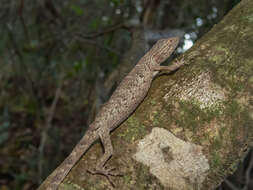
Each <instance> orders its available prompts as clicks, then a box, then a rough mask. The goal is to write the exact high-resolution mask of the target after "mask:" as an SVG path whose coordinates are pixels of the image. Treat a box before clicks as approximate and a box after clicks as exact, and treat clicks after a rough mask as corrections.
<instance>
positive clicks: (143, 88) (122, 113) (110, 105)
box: [38, 37, 184, 190]
mask: <svg viewBox="0 0 253 190" xmlns="http://www.w3.org/2000/svg"><path fill="white" fill-rule="evenodd" d="M178 43H179V38H178V37H173V38H167V39H160V40H158V41H157V42H156V44H155V45H154V46H153V47H152V48H151V49H150V50H149V51H148V52H147V53H146V54H145V55H144V56H143V57H142V58H141V59H140V60H139V62H138V63H137V64H136V65H135V67H134V68H133V69H132V70H131V71H130V73H128V75H127V76H126V77H125V78H124V79H123V80H122V81H121V82H120V84H119V85H118V87H117V88H116V89H115V91H114V92H113V94H112V95H111V97H110V98H109V100H108V101H107V102H106V103H105V104H104V105H103V106H102V107H101V109H100V110H99V111H98V113H97V115H96V117H95V119H94V121H93V122H92V123H91V124H90V125H89V128H88V129H87V131H86V133H85V135H84V136H83V137H82V138H81V140H80V141H79V142H78V144H77V145H76V146H75V147H74V149H73V151H72V152H71V153H70V154H69V156H68V157H67V158H66V159H65V160H64V161H63V162H62V163H61V164H60V165H59V166H58V167H57V168H56V169H55V170H54V171H53V173H52V174H51V175H49V176H48V177H47V179H46V180H45V181H44V182H43V183H42V185H41V186H40V187H39V188H38V190H41V189H46V190H56V189H57V188H58V186H59V185H60V183H61V182H62V181H63V179H64V178H65V177H66V176H67V174H68V173H69V172H70V170H71V169H72V168H73V167H74V165H75V164H76V163H77V161H78V160H79V159H80V158H81V156H82V155H83V154H85V153H86V152H87V151H88V149H89V148H90V147H91V146H92V145H93V144H94V143H95V142H96V141H97V140H100V141H101V142H102V146H103V147H104V154H103V155H102V157H101V158H100V159H99V160H98V161H97V164H96V167H95V169H94V170H89V173H91V174H100V175H104V176H106V177H107V178H108V179H109V181H110V182H111V180H110V176H116V175H117V174H115V173H113V170H114V168H110V167H106V163H107V161H108V160H109V159H110V158H111V156H112V154H113V147H112V143H111V139H110V132H111V131H113V130H114V129H115V128H117V127H118V126H119V125H120V124H121V123H122V122H123V121H125V120H126V119H127V118H128V117H129V116H130V115H131V113H133V112H134V110H135V109H136V108H137V107H138V105H139V104H140V103H141V102H142V101H143V99H144V98H145V96H146V95H147V92H148V90H149V88H150V86H151V83H152V80H153V79H154V77H155V76H156V75H157V74H158V73H159V71H166V72H168V73H169V72H172V71H175V70H177V69H178V68H179V67H181V66H182V65H184V61H176V62H175V63H173V64H171V65H169V66H161V65H160V64H161V63H162V62H164V61H165V60H166V59H167V58H168V57H169V56H170V55H171V54H172V53H173V52H174V50H175V49H176V47H177V45H178ZM43 186H45V187H46V188H43Z"/></svg>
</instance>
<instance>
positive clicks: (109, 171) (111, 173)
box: [87, 166, 122, 187]
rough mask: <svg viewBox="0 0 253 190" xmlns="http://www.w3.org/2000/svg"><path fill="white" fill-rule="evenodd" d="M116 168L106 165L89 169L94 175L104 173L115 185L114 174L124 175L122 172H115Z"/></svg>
mask: <svg viewBox="0 0 253 190" xmlns="http://www.w3.org/2000/svg"><path fill="white" fill-rule="evenodd" d="M115 169H116V168H115V167H109V168H108V167H105V166H103V167H102V168H96V169H94V170H87V171H88V172H89V173H90V174H92V175H103V176H105V177H106V178H107V180H108V181H109V182H110V184H111V185H112V186H113V187H115V184H114V183H113V180H112V179H111V177H112V176H114V177H115V176H122V174H119V173H116V172H114V170H115Z"/></svg>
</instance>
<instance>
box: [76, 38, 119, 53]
mask: <svg viewBox="0 0 253 190" xmlns="http://www.w3.org/2000/svg"><path fill="white" fill-rule="evenodd" d="M75 39H76V40H79V41H81V42H85V43H89V44H92V45H95V46H98V47H100V48H103V49H106V50H108V51H110V52H112V53H114V54H116V55H119V56H121V54H120V53H119V52H118V51H116V50H114V49H112V48H110V47H107V46H105V45H102V44H100V43H98V42H96V41H94V40H89V39H85V38H82V37H80V36H75Z"/></svg>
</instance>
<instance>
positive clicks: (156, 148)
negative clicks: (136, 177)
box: [133, 127, 209, 190]
mask: <svg viewBox="0 0 253 190" xmlns="http://www.w3.org/2000/svg"><path fill="white" fill-rule="evenodd" d="M133 158H134V159H135V160H136V161H138V162H141V163H142V164H144V165H146V166H148V167H149V168H150V173H152V174H153V175H154V176H156V177H157V178H158V179H159V180H160V181H161V183H162V184H163V185H164V186H165V187H169V188H173V189H178V190H179V189H180V190H183V189H189V187H192V189H200V188H201V186H202V183H203V181H204V180H205V178H206V175H207V171H208V170H209V164H208V160H207V158H206V157H205V155H204V154H203V153H202V147H201V146H199V145H195V144H192V143H189V142H185V141H183V140H181V139H179V138H177V137H176V136H174V135H173V134H172V133H171V132H169V131H168V130H166V129H163V128H158V127H156V128H154V129H153V130H152V132H151V133H150V134H148V135H147V136H146V137H144V139H142V140H141V141H140V142H139V143H138V147H137V152H136V154H135V155H134V156H133Z"/></svg>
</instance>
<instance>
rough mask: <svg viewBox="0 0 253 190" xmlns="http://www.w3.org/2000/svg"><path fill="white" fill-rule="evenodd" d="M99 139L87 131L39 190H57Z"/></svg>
mask: <svg viewBox="0 0 253 190" xmlns="http://www.w3.org/2000/svg"><path fill="white" fill-rule="evenodd" d="M97 139H98V136H97V135H96V134H94V133H92V131H87V133H86V134H85V135H84V136H83V138H82V139H81V140H80V141H79V143H78V144H77V145H76V146H75V148H74V149H73V151H72V152H71V153H70V155H69V156H68V157H67V158H66V159H65V160H64V161H63V162H62V163H61V164H60V165H59V166H58V167H57V168H56V169H55V170H54V171H53V173H51V175H49V176H48V177H47V178H46V180H45V181H44V182H43V183H42V184H41V185H40V186H39V188H38V189H37V190H56V189H57V188H58V186H59V185H60V183H61V182H62V181H63V179H64V178H65V177H66V176H67V174H68V173H69V172H70V170H71V169H72V168H73V166H74V165H75V164H76V163H77V161H78V160H79V159H80V158H81V156H82V155H83V154H84V153H85V152H86V151H87V150H88V149H89V148H90V147H91V145H92V144H93V143H94V142H95V141H96V140H97Z"/></svg>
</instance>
